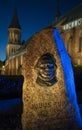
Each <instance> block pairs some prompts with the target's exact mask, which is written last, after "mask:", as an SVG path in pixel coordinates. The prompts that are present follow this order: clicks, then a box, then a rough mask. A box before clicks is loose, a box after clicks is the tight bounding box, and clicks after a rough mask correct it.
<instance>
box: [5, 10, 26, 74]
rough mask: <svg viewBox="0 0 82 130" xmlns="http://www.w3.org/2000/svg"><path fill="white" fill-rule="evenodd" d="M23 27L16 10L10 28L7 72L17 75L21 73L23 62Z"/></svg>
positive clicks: (7, 47)
mask: <svg viewBox="0 0 82 130" xmlns="http://www.w3.org/2000/svg"><path fill="white" fill-rule="evenodd" d="M21 47H22V45H21V27H20V24H19V21H18V17H17V12H16V10H15V11H14V16H13V19H12V21H11V23H10V26H9V28H8V43H7V46H6V64H5V73H6V74H8V75H15V74H16V75H17V74H20V73H21V67H22V62H23V54H24V52H23V50H22V52H21Z"/></svg>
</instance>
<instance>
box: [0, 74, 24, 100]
mask: <svg viewBox="0 0 82 130" xmlns="http://www.w3.org/2000/svg"><path fill="white" fill-rule="evenodd" d="M23 81H24V78H23V76H0V99H9V98H19V97H20V98H22V86H23Z"/></svg>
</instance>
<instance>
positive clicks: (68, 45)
mask: <svg viewBox="0 0 82 130" xmlns="http://www.w3.org/2000/svg"><path fill="white" fill-rule="evenodd" d="M71 41H72V36H69V38H68V40H67V51H68V52H70V49H71Z"/></svg>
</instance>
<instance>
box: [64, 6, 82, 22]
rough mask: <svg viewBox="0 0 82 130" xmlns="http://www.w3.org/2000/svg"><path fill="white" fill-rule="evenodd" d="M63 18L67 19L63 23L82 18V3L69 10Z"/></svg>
mask: <svg viewBox="0 0 82 130" xmlns="http://www.w3.org/2000/svg"><path fill="white" fill-rule="evenodd" d="M63 18H64V19H65V20H64V22H63V23H62V24H66V23H69V22H71V21H74V20H77V19H79V18H82V4H80V5H78V6H77V7H75V8H73V9H72V10H70V11H69V12H67V13H66V14H65V15H64V16H63Z"/></svg>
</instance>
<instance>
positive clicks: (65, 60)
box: [54, 28, 82, 129]
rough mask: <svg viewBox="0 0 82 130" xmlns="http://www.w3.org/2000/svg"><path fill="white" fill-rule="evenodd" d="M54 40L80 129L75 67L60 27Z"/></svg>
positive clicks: (80, 120) (80, 121)
mask: <svg viewBox="0 0 82 130" xmlns="http://www.w3.org/2000/svg"><path fill="white" fill-rule="evenodd" d="M54 40H55V43H56V47H57V51H58V54H59V57H60V61H61V64H62V67H63V72H64V80H65V86H66V93H67V97H68V99H69V101H70V103H71V104H72V105H73V106H74V108H75V111H74V116H75V119H76V122H77V123H78V125H79V127H80V129H82V119H81V115H80V111H79V107H78V104H77V97H76V91H75V83H74V74H73V69H72V65H71V60H70V57H69V55H68V53H67V50H66V48H65V45H64V42H63V40H62V38H61V36H60V33H59V31H58V29H56V28H55V29H54Z"/></svg>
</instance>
